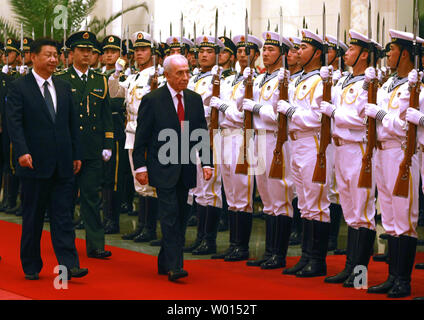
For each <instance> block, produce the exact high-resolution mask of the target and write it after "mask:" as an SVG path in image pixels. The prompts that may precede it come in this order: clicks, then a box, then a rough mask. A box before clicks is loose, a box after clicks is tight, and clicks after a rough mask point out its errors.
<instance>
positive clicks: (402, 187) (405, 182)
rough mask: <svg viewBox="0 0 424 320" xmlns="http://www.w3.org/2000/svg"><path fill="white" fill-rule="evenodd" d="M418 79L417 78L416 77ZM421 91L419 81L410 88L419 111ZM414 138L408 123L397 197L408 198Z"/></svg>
mask: <svg viewBox="0 0 424 320" xmlns="http://www.w3.org/2000/svg"><path fill="white" fill-rule="evenodd" d="M417 6H418V3H417V0H415V1H414V10H415V11H414V41H413V44H414V63H415V65H414V68H415V70H417V73H418V72H419V56H420V55H419V51H418V50H420V48H419V47H418V44H417V35H418V8H417ZM418 78H419V77H418ZM420 91H421V81H417V83H416V84H415V85H414V86H413V87H412V88H411V91H410V97H409V107H410V108H414V109H419V96H420ZM416 138H417V126H416V125H415V124H413V123H411V122H408V131H407V134H406V149H405V154H404V158H403V160H402V162H401V164H400V165H399V173H398V176H397V179H396V184H395V187H394V189H393V195H395V196H398V197H404V198H407V197H408V193H409V179H410V176H411V174H410V168H411V162H412V156H413V155H414V154H415V150H416Z"/></svg>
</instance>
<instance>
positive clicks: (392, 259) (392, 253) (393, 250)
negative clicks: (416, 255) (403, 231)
mask: <svg viewBox="0 0 424 320" xmlns="http://www.w3.org/2000/svg"><path fill="white" fill-rule="evenodd" d="M387 240H388V249H387V254H388V262H389V276H388V278H387V280H386V281H385V282H383V283H381V284H379V285H376V286H373V287H370V288H368V290H367V293H377V294H385V293H388V292H389V291H390V289H391V288H392V287H393V285H394V283H395V279H396V277H397V264H398V259H397V254H398V250H399V238H396V237H393V236H388V239H387Z"/></svg>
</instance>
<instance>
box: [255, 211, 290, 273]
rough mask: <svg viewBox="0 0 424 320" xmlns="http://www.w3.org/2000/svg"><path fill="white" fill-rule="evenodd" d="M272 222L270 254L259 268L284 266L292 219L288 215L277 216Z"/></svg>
mask: <svg viewBox="0 0 424 320" xmlns="http://www.w3.org/2000/svg"><path fill="white" fill-rule="evenodd" d="M273 218H275V223H274V232H273V235H274V239H273V240H274V242H273V243H274V244H273V247H272V256H271V258H269V259H268V260H267V261H265V262H264V263H262V264H261V269H264V270H266V269H278V268H284V267H285V266H286V256H287V249H288V246H289V238H290V230H291V225H292V221H293V219H292V218H291V217H288V216H282V215H280V216H277V217H273Z"/></svg>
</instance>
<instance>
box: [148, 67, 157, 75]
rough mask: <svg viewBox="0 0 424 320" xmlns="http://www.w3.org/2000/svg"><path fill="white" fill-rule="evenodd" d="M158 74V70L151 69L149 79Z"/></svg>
mask: <svg viewBox="0 0 424 320" xmlns="http://www.w3.org/2000/svg"><path fill="white" fill-rule="evenodd" d="M155 73H156V68H150V70H149V77H153V76H154V75H155Z"/></svg>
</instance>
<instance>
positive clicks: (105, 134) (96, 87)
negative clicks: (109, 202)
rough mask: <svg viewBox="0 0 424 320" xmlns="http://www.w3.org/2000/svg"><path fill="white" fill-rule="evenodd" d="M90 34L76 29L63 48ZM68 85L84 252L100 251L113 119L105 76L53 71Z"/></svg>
mask: <svg viewBox="0 0 424 320" xmlns="http://www.w3.org/2000/svg"><path fill="white" fill-rule="evenodd" d="M93 38H94V39H95V36H94V34H92V33H91V32H78V33H76V34H74V35H71V37H70V38H69V39H68V40H67V42H69V43H67V47H71V49H72V48H75V47H76V46H78V47H90V48H92V47H93V45H92V43H93ZM56 76H57V77H58V78H60V79H62V80H65V81H67V82H69V83H70V84H71V86H72V93H73V98H74V104H75V109H76V110H77V113H78V119H79V129H80V134H81V145H82V148H81V149H82V166H81V171H80V173H79V174H78V176H77V185H78V187H79V189H80V203H81V205H80V213H81V217H82V220H83V222H84V226H85V230H86V246H87V253H88V254H89V255H90V253H92V252H94V251H95V250H104V244H105V239H104V230H103V225H102V221H101V217H100V209H99V205H100V196H99V191H100V189H101V182H102V172H103V171H102V170H103V161H102V151H103V150H106V149H109V150H112V148H113V139H114V134H113V122H112V112H111V107H110V100H109V92H108V84H107V79H106V77H105V76H104V75H102V74H101V73H98V72H96V71H94V70H91V69H88V77H87V80H86V83H84V81H83V80H82V79H81V78H80V76H79V75H78V73H77V71H76V70H75V67H70V68H68V69H66V70H64V71H62V72H59V73H57V74H56Z"/></svg>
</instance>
